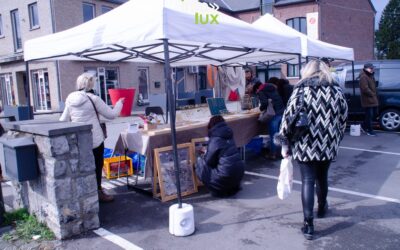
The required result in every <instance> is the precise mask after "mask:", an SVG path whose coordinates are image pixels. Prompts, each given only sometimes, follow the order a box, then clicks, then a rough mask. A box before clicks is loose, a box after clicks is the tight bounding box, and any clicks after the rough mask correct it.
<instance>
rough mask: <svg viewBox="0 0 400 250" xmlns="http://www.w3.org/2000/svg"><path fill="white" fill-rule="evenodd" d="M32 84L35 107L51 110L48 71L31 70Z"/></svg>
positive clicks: (40, 109) (41, 109) (39, 109)
mask: <svg viewBox="0 0 400 250" xmlns="http://www.w3.org/2000/svg"><path fill="white" fill-rule="evenodd" d="M32 84H33V87H34V89H33V93H34V101H35V109H36V110H38V111H46V110H51V101H50V84H49V73H48V72H47V70H35V71H32Z"/></svg>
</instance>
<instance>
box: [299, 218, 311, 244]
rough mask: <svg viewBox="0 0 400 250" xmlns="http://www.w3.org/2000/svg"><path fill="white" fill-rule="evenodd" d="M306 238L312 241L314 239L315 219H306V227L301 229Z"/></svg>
mask: <svg viewBox="0 0 400 250" xmlns="http://www.w3.org/2000/svg"><path fill="white" fill-rule="evenodd" d="M301 231H302V232H303V235H304V237H305V238H306V239H307V240H312V239H313V238H314V224H313V219H306V220H304V225H303V227H302V228H301Z"/></svg>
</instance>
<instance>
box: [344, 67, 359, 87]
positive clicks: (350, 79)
mask: <svg viewBox="0 0 400 250" xmlns="http://www.w3.org/2000/svg"><path fill="white" fill-rule="evenodd" d="M360 72H361V69H354V80H355V82H354V87H355V88H358V87H359V86H360V83H359V77H360ZM344 87H345V88H349V89H351V88H353V73H352V71H351V69H348V70H347V71H346V82H345V85H344Z"/></svg>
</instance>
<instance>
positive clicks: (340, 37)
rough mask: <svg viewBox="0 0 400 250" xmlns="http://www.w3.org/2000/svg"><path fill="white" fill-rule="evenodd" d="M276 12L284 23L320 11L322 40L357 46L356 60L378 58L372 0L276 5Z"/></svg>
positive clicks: (335, 0)
mask: <svg viewBox="0 0 400 250" xmlns="http://www.w3.org/2000/svg"><path fill="white" fill-rule="evenodd" d="M273 12H274V13H273V14H274V16H275V17H276V18H278V19H279V20H281V21H282V22H284V23H286V20H287V19H290V18H294V17H306V16H307V13H311V12H318V15H319V31H318V33H319V39H320V40H321V41H325V42H328V43H333V44H337V45H341V46H345V47H351V48H354V54H355V60H371V59H374V19H375V12H374V9H373V7H372V6H371V5H370V2H369V0H351V1H349V0H320V1H318V3H316V2H314V1H312V2H309V3H299V4H291V5H284V6H275V7H274V10H273Z"/></svg>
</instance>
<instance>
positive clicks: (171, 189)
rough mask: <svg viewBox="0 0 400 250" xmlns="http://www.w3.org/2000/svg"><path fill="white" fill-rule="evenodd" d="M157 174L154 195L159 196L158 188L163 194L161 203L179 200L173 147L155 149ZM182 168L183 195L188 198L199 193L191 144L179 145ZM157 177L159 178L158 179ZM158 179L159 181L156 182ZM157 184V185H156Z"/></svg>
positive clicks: (181, 183)
mask: <svg viewBox="0 0 400 250" xmlns="http://www.w3.org/2000/svg"><path fill="white" fill-rule="evenodd" d="M154 157H155V166H156V168H155V170H156V171H155V173H154V176H155V178H154V181H155V182H156V181H157V184H158V185H155V187H153V194H154V195H155V196H157V186H158V187H159V190H160V193H161V201H163V202H164V201H169V200H173V199H176V198H177V188H176V177H175V167H174V158H173V149H172V146H169V147H164V148H156V149H154ZM178 159H179V166H180V177H179V179H180V186H181V195H182V196H186V195H190V194H193V193H196V192H197V185H196V181H195V173H194V169H193V147H192V144H191V143H184V144H179V145H178ZM156 176H157V177H156ZM156 179H157V180H156ZM155 184H156V183H155Z"/></svg>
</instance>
